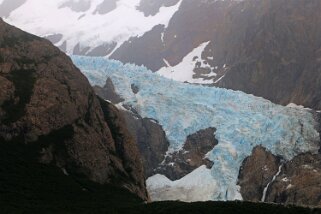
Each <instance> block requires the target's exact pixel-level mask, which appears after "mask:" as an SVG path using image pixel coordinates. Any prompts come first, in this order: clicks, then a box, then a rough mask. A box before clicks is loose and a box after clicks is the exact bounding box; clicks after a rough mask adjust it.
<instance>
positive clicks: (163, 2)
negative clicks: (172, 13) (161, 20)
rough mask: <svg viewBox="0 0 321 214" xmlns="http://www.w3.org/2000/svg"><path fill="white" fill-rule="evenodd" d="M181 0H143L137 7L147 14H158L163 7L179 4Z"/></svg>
mask: <svg viewBox="0 0 321 214" xmlns="http://www.w3.org/2000/svg"><path fill="white" fill-rule="evenodd" d="M178 2H179V0H141V2H140V3H139V6H138V7H137V9H138V10H139V11H142V12H143V13H144V15H145V16H154V15H156V14H157V13H158V12H159V10H160V8H161V7H170V6H174V5H175V4H177V3H178Z"/></svg>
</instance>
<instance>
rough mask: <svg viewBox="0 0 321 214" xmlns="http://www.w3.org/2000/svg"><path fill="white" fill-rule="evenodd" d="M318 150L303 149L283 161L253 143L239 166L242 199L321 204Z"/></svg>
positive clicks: (304, 204)
mask: <svg viewBox="0 0 321 214" xmlns="http://www.w3.org/2000/svg"><path fill="white" fill-rule="evenodd" d="M320 162H321V155H320V154H314V155H312V154H310V153H304V154H301V155H298V156H296V157H295V158H293V159H292V160H290V161H287V162H285V161H283V160H281V159H280V158H279V157H276V156H274V155H273V154H271V153H270V152H269V151H267V150H265V149H264V148H262V147H256V148H255V149H254V150H253V152H252V155H251V156H250V157H248V158H247V159H246V160H245V161H244V162H243V165H242V167H241V170H240V175H239V185H240V186H241V194H242V197H243V199H244V200H249V201H257V202H258V201H262V202H275V203H282V204H296V205H303V206H321V197H320V195H321V183H320V173H321V168H320V166H321V165H320Z"/></svg>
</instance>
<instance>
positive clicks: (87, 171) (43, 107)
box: [0, 20, 148, 200]
mask: <svg viewBox="0 0 321 214" xmlns="http://www.w3.org/2000/svg"><path fill="white" fill-rule="evenodd" d="M102 106H104V107H103V108H102ZM103 110H104V111H103ZM106 111H107V112H106ZM108 111H110V112H113V107H112V106H110V105H106V104H105V103H104V102H102V101H99V100H98V99H97V98H96V95H95V93H94V91H93V89H92V88H91V86H90V85H89V83H88V81H87V79H86V78H85V77H84V76H83V75H82V74H81V73H80V72H79V70H78V69H77V68H76V67H75V66H74V65H73V63H72V62H71V60H70V59H69V58H68V57H67V56H66V55H65V54H63V53H62V52H60V51H59V49H58V48H55V47H53V45H52V44H51V43H50V42H49V41H46V40H43V39H40V38H38V37H35V36H33V35H30V34H27V33H25V32H23V31H21V30H19V29H17V28H14V27H12V26H9V25H7V24H6V23H4V22H3V21H2V20H1V21H0V121H1V123H0V141H1V143H2V144H6V143H13V142H16V143H20V144H26V145H30V146H31V145H37V146H38V147H37V148H38V149H39V150H38V154H39V157H35V158H38V159H39V161H40V162H41V163H43V164H53V165H55V166H57V167H59V168H61V169H62V170H63V171H64V173H65V174H66V175H72V176H75V177H85V178H86V179H88V180H91V181H94V182H97V183H100V184H115V185H118V186H122V187H125V188H127V189H129V190H130V191H132V192H133V193H135V194H137V195H139V196H140V197H141V198H143V199H145V200H147V199H148V196H147V192H146V189H145V181H144V174H143V168H142V164H141V161H140V159H139V154H138V152H137V147H136V145H135V144H134V143H133V141H132V140H131V138H130V137H129V134H128V133H127V131H126V130H124V129H122V128H121V127H122V126H121V123H122V121H118V120H117V117H116V118H115V116H113V114H110V113H109V112H108Z"/></svg>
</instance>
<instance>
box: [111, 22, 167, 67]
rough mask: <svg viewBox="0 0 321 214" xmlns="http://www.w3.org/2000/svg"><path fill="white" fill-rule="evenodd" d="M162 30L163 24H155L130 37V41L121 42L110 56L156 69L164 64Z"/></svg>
mask: <svg viewBox="0 0 321 214" xmlns="http://www.w3.org/2000/svg"><path fill="white" fill-rule="evenodd" d="M163 31H164V26H163V25H157V26H155V27H154V28H153V29H152V30H151V31H149V32H147V33H145V34H144V35H143V36H142V37H140V38H131V39H130V41H127V42H125V43H124V44H122V45H121V46H120V47H119V48H118V49H117V50H116V51H115V52H114V53H113V54H112V55H111V58H112V59H115V60H120V61H122V62H124V63H135V64H136V65H145V66H146V67H147V68H149V69H151V70H152V71H157V70H158V69H159V68H161V67H163V66H165V63H164V61H163V54H162V52H163V49H164V46H163V43H162V40H161V34H162V32H163Z"/></svg>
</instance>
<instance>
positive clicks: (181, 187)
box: [146, 166, 218, 202]
mask: <svg viewBox="0 0 321 214" xmlns="http://www.w3.org/2000/svg"><path fill="white" fill-rule="evenodd" d="M146 184H147V189H148V191H149V194H150V196H151V199H152V200H153V201H163V200H181V201H186V202H192V201H208V200H211V199H212V195H213V192H215V190H216V189H217V188H218V187H217V183H216V182H215V181H213V179H212V176H211V170H210V169H207V168H206V166H201V167H199V168H198V169H196V170H194V171H193V172H191V173H190V174H188V175H186V176H185V177H183V178H181V179H180V180H176V181H171V180H169V179H168V178H167V177H166V176H164V175H159V174H157V175H154V176H152V177H149V178H148V179H147V181H146Z"/></svg>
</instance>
